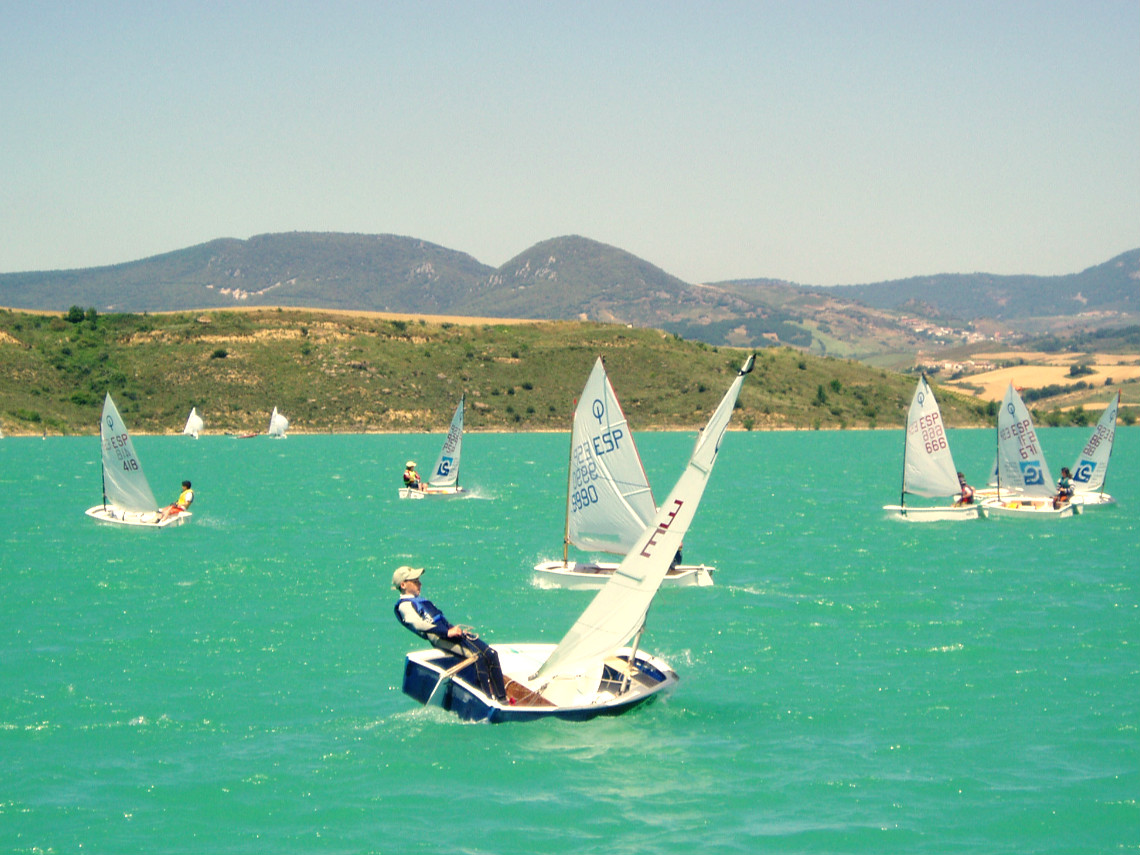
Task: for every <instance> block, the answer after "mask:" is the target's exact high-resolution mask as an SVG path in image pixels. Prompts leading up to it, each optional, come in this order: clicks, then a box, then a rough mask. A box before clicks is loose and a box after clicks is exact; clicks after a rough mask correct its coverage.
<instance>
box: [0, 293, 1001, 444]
mask: <svg viewBox="0 0 1140 855" xmlns="http://www.w3.org/2000/svg"><path fill="white" fill-rule="evenodd" d="M747 352H748V351H745V350H739V349H733V348H716V347H710V346H707V345H704V344H701V343H698V342H691V341H685V340H683V339H680V338H678V337H676V336H673V335H670V334H666V333H662V332H661V331H660V330H652V329H636V328H629V327H626V326H624V325H618V324H594V323H579V322H573V321H557V322H549V321H546V322H544V321H535V322H523V323H517V324H508V323H477V322H467V321H464V322H459V321H448V320H443V319H439V318H432V319H414V318H413V319H408V320H402V319H398V318H390V317H389V318H385V317H380V316H375V315H359V314H336V313H330V312H323V311H310V310H293V309H285V310H283V309H276V310H273V309H263V310H247V311H214V312H194V313H173V314H162V315H145V314H143V315H135V314H108V315H101V314H97V313H96V312H95V311H94V310H88V311H87V312H86V313H84V312H82V311H80V310H78V309H76V310H74V311H73V312H72V313H71V314H70V316H67V315H59V314H55V315H42V314H41V315H37V314H28V313H22V312H13V311H2V312H0V368H2V370H0V426H2V427H3V429H4V431H5V432H6V433H33V434H39V433H41V432H43V431H46V432H48V433H52V434H57V433H64V434H92V433H95V432H96V430H97V423H98V418H99V411H100V407H101V405H102V400H103V396H104V394H105V393H106V392H108V391H110V392H111V393H112V395H113V396H114V397H115V400H116V402H117V403H118V405H119V409H120V410H121V411H122V413H123V415H124V417H125V418H126V419H127V421H128V422H129V424H130V425H131V428H132V430H134V431H137V432H151V433H171V432H175V433H176V432H179V431H180V430H181V429H182V425H183V423H184V422H185V419H186V415H187V413H188V412H189V411H190V408H191V407H192V406H194V407H197V408H198V411H199V413H201V414H202V416H203V417H204V418H205V419H206V424H207V432H208V433H223V432H245V431H260V432H264V431H265V429H266V426H267V424H268V421H269V413H270V411H271V410H272V409H273V407H277V408H278V409H279V410H281V412H283V413H284V414H285V415H287V416H288V417H289V419H290V422H291V423H292V430H295V431H298V432H327V431H341V432H368V431H442V430H444V429H445V428H446V424H447V421H448V419H449V418H450V415H451V412H452V410H453V409H454V407H455V403H456V401H457V400H458V398H459V395H460V394H461V393H463V392H466V394H467V400H468V418H467V424H468V427H469V428H470V429H471V430H568V429H569V422H570V415H571V413H572V411H573V408H574V402H575V398H576V396H577V395H578V394H579V392H580V391H581V388H582V384H583V383H584V382H585V378H586V376H587V374H588V373H589V370H590V366H591V365H592V364H593V361H594V359H595V358H596V357H597V356H599V355H600V356H603V357H604V358H605V360H606V364H607V368H608V370H609V373H610V377H611V380H612V382H613V384H614V387H615V389H616V390H617V393H618V397H619V398H620V400H621V402H622V406H623V408H624V409H625V411H626V415H627V416H628V417H629V420H630V423H631V425H632V426H633V427H634V428H635V429H637V430H648V429H693V428H697V427H699V426H700V425H702V424H703V423H704V421H705V419H706V418H707V417H708V415H709V413H710V412H711V411H712V409H713V407H714V406H715V405H716V403H717V401H718V400H719V399H720V397H721V395H722V394H723V393H724V390H725V389H726V388H727V387H728V384H729V382H730V380H731V377H732V376H733V374H734V372H735V371H736V369H737V368H738V367H739V365H740V364H741V362H742V361H743V360H744V357H745V356H746V354H747ZM913 389H914V380H913V378H911V377H908V376H905V375H900V374H894V373H889V372H886V371H881V370H878V369H872V368H868V367H866V366H864V365H861V364H859V363H856V362H850V361H846V360H840V359H822V358H817V357H811V356H806V355H803V354H801V353H799V352H797V351H794V350H791V349H789V348H773V349H769V350H765V351H763V352H761V354H760V356H759V358H758V359H757V364H756V370H755V372H754V376H753V377H750V378H749V380H748V382H746V383H745V384H744V388H743V390H742V392H741V395H740V403H739V406H738V409H737V415H736V418H735V419H734V426H735V427H739V428H746V429H781V428H798V429H812V428H856V427H901V426H902V424H903V421H904V418H905V413H906V409H907V407H908V406H909V403H910V397H911V394H912V392H913ZM939 399H940V401H941V402H942V407H943V412H944V413H945V417H946V419H947V422H948V423H950V424H952V425H959V426H972V425H983V424H987V423H988V422H989V418H988V417H987V415H986V407H985V405H982V404H978V403H977V402H974V401H970V400H968V399H965V398H961V397H959V396H956V395H953V394H951V393H950V392H948V391H940V392H939Z"/></svg>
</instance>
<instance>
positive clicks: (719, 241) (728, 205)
mask: <svg viewBox="0 0 1140 855" xmlns="http://www.w3.org/2000/svg"><path fill="white" fill-rule="evenodd" d="M282 231H343V232H362V233H390V234H399V235H408V236H412V237H416V238H422V239H424V240H427V241H430V242H432V243H437V244H441V245H443V246H446V247H448V248H451V249H456V250H460V251H462V252H466V253H469V254H470V255H472V256H474V257H475V258H477V259H478V260H479V261H482V262H484V263H486V264H490V265H494V266H498V265H500V264H503V263H504V262H506V261H508V260H509V259H510V258H511V257H512V256H514V255H516V254H517V253H519V252H522V251H523V250H525V249H527V248H529V247H530V246H532V245H533V244H535V243H536V242H538V241H541V240H545V239H547V238H552V237H558V236H561V235H568V234H579V235H583V236H585V237H589V238H593V239H595V240H599V241H602V242H604V243H608V244H612V245H614V246H617V247H620V248H621V249H624V250H627V251H629V252H632V253H634V254H635V255H638V256H640V257H642V258H644V259H646V260H647V261H649V262H651V263H653V264H656V265H658V266H659V267H662V268H663V269H665V270H666V271H668V272H670V273H672V274H674V275H677V276H680V277H681V278H682V279H685V280H687V281H690V282H702V281H717V280H723V279H730V278H746V277H776V278H782V279H787V280H790V281H793V282H798V283H801V284H820V285H830V284H847V283H860V282H871V281H879V280H884V279H895V278H900V277H904V276H911V275H920V274H928V273H943V272H972V271H986V272H991V273H1033V274H1042V275H1050V274H1059V273H1071V272H1076V271H1079V270H1083V269H1084V268H1086V267H1089V266H1091V265H1094V264H1099V263H1101V262H1103V261H1107V260H1108V259H1109V258H1111V257H1112V256H1114V255H1116V254H1118V253H1120V252H1124V251H1126V250H1129V249H1135V248H1137V247H1140V2H1137V0H1066V2H1050V0H1023V1H1022V2H1004V0H983V2H965V0H937V2H934V0H931V2H927V0H913V2H910V0H908V2H897V0H865V2H852V1H851V0H846V1H845V2H844V1H843V0H835V2H831V0H780V2H767V0H754V2H719V3H718V2H692V0H685V2H541V0H539V2H522V0H520V2H510V3H507V2H495V0H489V2H462V0H455V2H414V1H413V2H337V0H316V1H315V2H309V0H294V2H261V3H257V2H253V3H245V2H222V0H216V2H178V0H169V1H168V2H164V0H159V2H100V3H93V2H82V0H79V2H59V0H0V272H6V273H10V272H15V271H23V270H45V269H62V268H74V267H87V266H95V265H103V264H113V263H118V262H124V261H131V260H134V259H138V258H144V257H146V256H149V255H154V254H157V253H160V252H167V251H170V250H175V249H181V248H183V247H187V246H192V245H194V244H198V243H202V242H204V241H208V240H212V239H213V238H218V237H235V238H247V237H250V236H251V235H255V234H262V233H266V232H282Z"/></svg>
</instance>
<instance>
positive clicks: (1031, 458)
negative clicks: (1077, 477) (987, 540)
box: [982, 383, 1081, 518]
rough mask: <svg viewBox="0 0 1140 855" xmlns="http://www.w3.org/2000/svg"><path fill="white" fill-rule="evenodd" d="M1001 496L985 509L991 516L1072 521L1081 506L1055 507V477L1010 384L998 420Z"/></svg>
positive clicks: (991, 500)
mask: <svg viewBox="0 0 1140 855" xmlns="http://www.w3.org/2000/svg"><path fill="white" fill-rule="evenodd" d="M996 489H997V495H996V496H994V497H993V498H988V499H986V500H985V501H984V502H983V503H982V505H983V506H984V507H985V508H986V510H987V511H988V512H989V513H990V515H991V516H1012V517H1022V518H1036V517H1046V518H1052V517H1071V516H1073V515H1074V514H1079V513H1080V512H1081V506H1080V505H1079V504H1075V503H1073V502H1065V503H1064V504H1062V505H1061V506H1060V507H1056V508H1055V507H1053V496H1054V495H1055V490H1054V484H1053V476H1052V475H1050V474H1049V464H1047V463H1046V462H1045V453H1044V452H1043V451H1042V449H1041V442H1040V440H1039V439H1038V438H1037V429H1036V428H1034V426H1033V419H1032V418H1031V417H1030V415H1029V409H1028V408H1027V407H1026V406H1025V402H1024V401H1023V400H1022V399H1021V396H1020V395H1019V394H1017V390H1016V389H1014V388H1013V384H1012V383H1010V384H1009V389H1007V390H1006V393H1005V398H1003V399H1002V402H1001V409H999V410H998V420H997V488H996Z"/></svg>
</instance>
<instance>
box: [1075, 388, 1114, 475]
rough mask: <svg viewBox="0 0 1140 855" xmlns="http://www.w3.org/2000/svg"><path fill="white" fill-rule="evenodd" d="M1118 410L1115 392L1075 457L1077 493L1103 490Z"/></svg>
mask: <svg viewBox="0 0 1140 855" xmlns="http://www.w3.org/2000/svg"><path fill="white" fill-rule="evenodd" d="M1119 408H1120V392H1119V391H1117V393H1116V397H1115V398H1113V399H1112V403H1110V404H1109V405H1108V406H1107V407H1105V408H1104V414H1103V415H1101V417H1100V421H1098V422H1097V423H1096V427H1095V428H1093V432H1092V436H1090V437H1089V441H1088V442H1086V443H1085V447H1084V448H1083V449H1081V453H1080V454H1079V455H1078V456H1077V462H1076V463H1074V464H1073V468H1072V476H1073V489H1074V490H1076V491H1077V492H1078V493H1097V492H1100V491H1101V490H1102V489H1104V476H1105V473H1106V471H1107V470H1108V458H1109V457H1110V456H1111V455H1112V443H1113V441H1114V440H1115V438H1116V413H1117V410H1118V409H1119Z"/></svg>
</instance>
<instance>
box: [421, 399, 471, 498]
mask: <svg viewBox="0 0 1140 855" xmlns="http://www.w3.org/2000/svg"><path fill="white" fill-rule="evenodd" d="M464 397H465V396H462V395H461V396H460V398H459V406H458V407H456V408H455V415H453V416H452V417H451V427H450V428H448V431H447V439H445V440H444V441H443V448H441V449H440V452H439V459H438V460H436V461H435V469H433V470H432V473H431V477H430V478H428V484H429V485H430V486H432V487H453V486H455V484H456V483H457V482H458V481H459V453H460V450H461V449H462V446H463V399H464Z"/></svg>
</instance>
